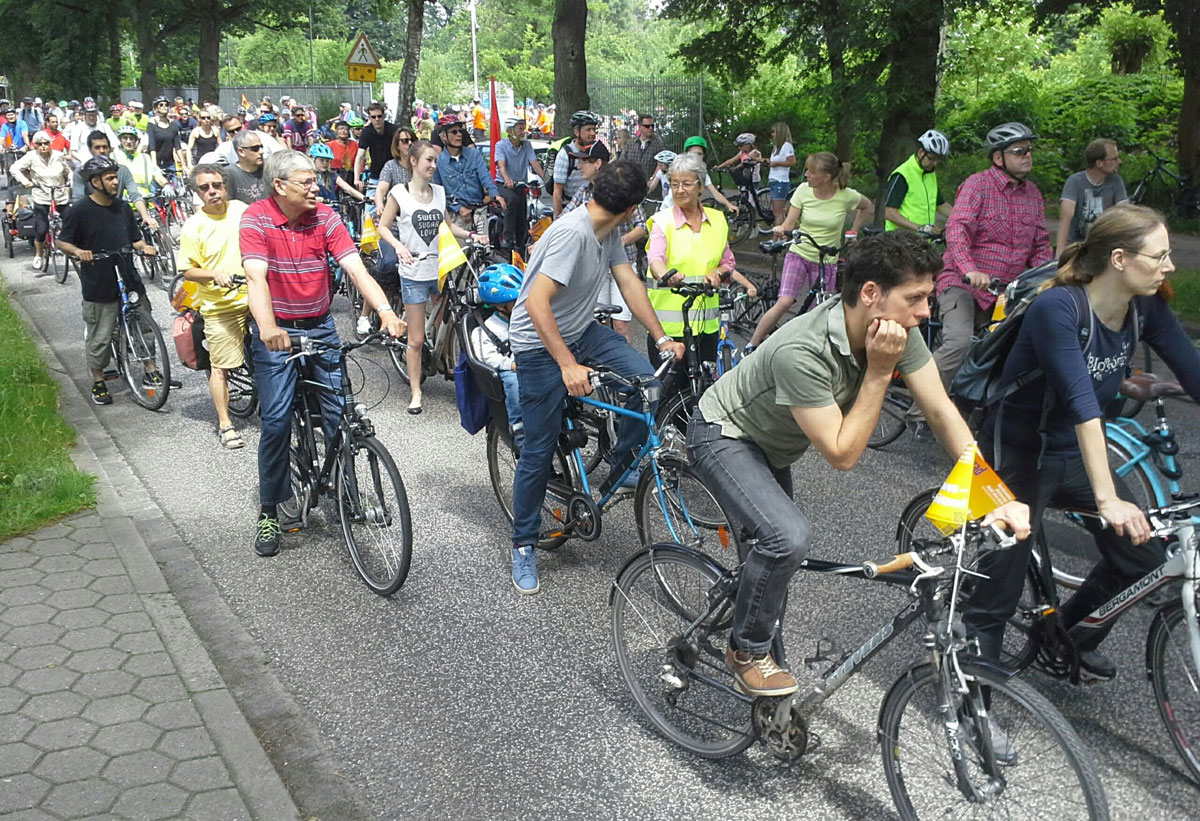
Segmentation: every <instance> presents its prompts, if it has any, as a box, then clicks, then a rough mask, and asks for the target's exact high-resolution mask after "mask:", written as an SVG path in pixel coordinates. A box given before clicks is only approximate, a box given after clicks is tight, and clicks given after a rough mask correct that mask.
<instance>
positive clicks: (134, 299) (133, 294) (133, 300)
mask: <svg viewBox="0 0 1200 821" xmlns="http://www.w3.org/2000/svg"><path fill="white" fill-rule="evenodd" d="M141 298H142V295H141V294H139V293H138V292H137V291H130V292H129V304H130V305H137V304H138V300H139V299H141Z"/></svg>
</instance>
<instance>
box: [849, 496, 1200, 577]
mask: <svg viewBox="0 0 1200 821" xmlns="http://www.w3.org/2000/svg"><path fill="white" fill-rule="evenodd" d="M1198 504H1200V502H1198ZM989 536H990V537H991V538H992V539H994V540H995V542H996V545H997V547H1000V548H1008V547H1012V546H1013V545H1015V544H1016V543H1017V538H1016V536H1014V535H1012V534H1011V533H1009V532H1007V531H1006V530H1004V528H1003V527H1001V526H1000V523H999V522H988V524H987V525H986V526H985V525H983V524H981V523H980V522H978V521H976V522H968V523H967V524H966V525H965V537H966V541H967V542H979V541H982V540H983V539H985V538H988V537H989ZM960 543H962V544H965V542H960V540H959V538H958V535H957V534H952V535H951V536H949V537H947V538H946V539H942V540H940V541H920V540H919V541H918V542H917V544H919V545H921V547H920V548H918V549H917V550H912V551H909V552H908V553H899V554H897V555H894V556H892V558H890V559H888V560H886V561H882V562H863V565H862V570H863V575H864V576H866V577H867V578H868V579H873V578H875V577H876V576H884V575H887V574H889V573H896V572H898V571H901V570H907V569H908V568H910V567H913V566H916V567H917V569H919V570H920V571H921V575H922V576H924V577H930V576H936V575H938V574H940V573H941V572H942V570H943V568H940V567H937V566H936V565H929V564H927V563H926V562H925V560H926V559H929V558H932V557H933V556H938V555H942V554H945V553H949V552H950V551H952V550H955V549H957V548H958V546H959V544H960Z"/></svg>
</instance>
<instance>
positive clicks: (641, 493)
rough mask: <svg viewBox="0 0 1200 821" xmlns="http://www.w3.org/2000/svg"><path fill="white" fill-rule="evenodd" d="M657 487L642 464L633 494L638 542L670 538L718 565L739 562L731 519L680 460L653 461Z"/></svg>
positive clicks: (657, 541) (644, 542)
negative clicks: (656, 469)
mask: <svg viewBox="0 0 1200 821" xmlns="http://www.w3.org/2000/svg"><path fill="white" fill-rule="evenodd" d="M658 475H659V478H660V480H661V481H662V492H661V493H660V492H659V489H658V486H657V485H656V484H655V482H654V471H653V470H650V468H649V467H648V466H647V467H646V468H644V469H643V470H642V475H641V477H640V478H639V479H638V485H637V490H636V491H635V493H634V497H633V499H634V506H633V509H634V520H635V522H636V523H637V531H638V540H639V541H640V542H641V544H642V546H643V547H649V546H650V545H653V544H660V543H670V542H675V543H678V544H682V545H684V546H685V547H690V548H692V549H693V550H696V551H699V552H700V553H704V554H706V555H708V556H711V557H712V558H713V559H715V560H717V561H719V562H722V563H723V564H727V565H733V564H737V562H738V549H737V538H736V536H735V535H734V534H735V531H734V528H733V524H732V523H731V522H730V521H729V518H728V517H727V516H726V515H725V512H724V511H723V510H721V504H720V502H718V501H717V499H716V497H715V496H713V495H712V492H711V491H710V490H709V489H708V488H707V487H705V486H704V482H703V481H702V480H701V479H700V477H699V476H698V475H697V474H696V471H695V470H693V469H692V468H691V467H690V466H689V465H688V464H687V463H686V462H685V461H684V460H682V459H679V458H675V457H671V456H662V457H660V458H659V460H658Z"/></svg>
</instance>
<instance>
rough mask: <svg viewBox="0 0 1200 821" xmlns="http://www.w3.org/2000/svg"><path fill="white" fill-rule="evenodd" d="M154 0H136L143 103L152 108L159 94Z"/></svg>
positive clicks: (135, 24)
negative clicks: (152, 101)
mask: <svg viewBox="0 0 1200 821" xmlns="http://www.w3.org/2000/svg"><path fill="white" fill-rule="evenodd" d="M154 6H155V2H154V0H134V6H133V16H134V28H135V29H136V33H137V48H138V68H139V69H140V70H141V77H139V78H138V87H139V88H141V90H142V103H143V104H144V105H145V106H146V110H147V111H149V110H150V101H151V100H153V99H154V98H155V97H157V96H158V42H157V40H156V39H155V25H154Z"/></svg>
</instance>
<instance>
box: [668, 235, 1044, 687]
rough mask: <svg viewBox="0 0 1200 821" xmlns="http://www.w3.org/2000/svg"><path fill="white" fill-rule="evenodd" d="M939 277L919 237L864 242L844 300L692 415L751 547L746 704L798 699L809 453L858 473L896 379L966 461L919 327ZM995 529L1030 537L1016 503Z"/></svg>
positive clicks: (713, 484) (742, 663)
mask: <svg viewBox="0 0 1200 821" xmlns="http://www.w3.org/2000/svg"><path fill="white" fill-rule="evenodd" d="M940 269H941V259H940V258H939V256H938V254H937V253H936V252H935V251H934V250H932V249H931V248H930V247H929V245H928V243H926V242H925V241H924V240H923V239H921V238H920V237H918V236H917V235H916V234H914V233H912V232H909V231H893V232H889V233H886V234H882V235H878V236H872V237H866V238H864V239H862V240H860V241H859V242H857V243H855V245H854V246H853V247H852V248H851V250H850V252H849V254H848V257H847V264H846V277H845V281H844V284H843V286H842V293H841V295H840V296H838V297H834V298H833V299H830V300H827V301H826V302H823V303H821V304H820V305H819V306H817V307H816V308H814V309H813V310H811V311H809V312H808V313H805V314H803V315H801V316H799V317H797V318H796V319H794V320H792V321H791V322H789V323H788V324H787V325H785V326H784V327H782V328H781V329H780V330H779V331H778V332H777V333H775V334H773V335H772V336H771V337H770V338H768V339H767V341H766V342H764V343H763V344H762V346H761V347H760V348H759V349H758V350H757V351H756V352H755V353H754V355H753V356H749V357H746V358H745V359H743V360H742V362H741V363H740V364H739V365H738V366H737V367H736V368H734V369H733V370H732V371H731V372H730V373H729V374H726V375H725V376H724V377H722V378H721V379H718V380H717V382H716V384H715V385H713V387H711V388H709V390H708V391H707V392H706V393H705V394H704V396H703V397H701V399H700V404H699V406H698V407H697V408H696V410H695V412H694V413H693V414H692V418H691V421H690V422H689V424H688V432H687V449H688V458H689V459H690V461H691V464H692V466H693V467H694V468H695V469H696V471H697V472H698V473H699V474H700V477H701V479H703V481H704V484H705V486H706V487H707V488H708V489H709V490H710V491H711V492H712V493H713V495H714V496H715V497H716V498H717V500H718V501H719V502H720V504H721V507H722V509H723V510H724V511H725V513H726V515H728V516H729V517H730V518H731V519H732V520H733V521H735V522H738V523H739V524H740V525H741V527H742V538H743V539H744V540H745V541H743V543H742V544H741V547H742V550H743V555H744V556H745V564H744V565H743V569H742V579H741V584H740V585H739V586H738V593H737V601H736V604H735V607H734V613H733V626H732V630H731V633H730V645H729V648H728V649H727V650H726V652H725V663H726V664H727V665H728V666H729V668H730V670H731V672H732V673H733V675H734V677H735V678H736V679H737V682H738V684H739V686H740V687H741V688H742V689H743V690H744V691H745V692H746V693H748V694H750V695H754V696H780V695H787V694H790V693H793V692H795V691H796V688H797V685H796V679H795V677H794V676H793V675H792V674H791V673H790V672H789V671H788V670H787V669H785V668H783V667H781V666H780V663H781V662H782V661H783V659H782V647H783V645H782V641H781V639H780V636H779V625H780V624H782V622H783V615H784V604H785V601H786V597H787V588H788V583H789V581H790V580H791V578H792V575H793V574H794V573H795V572H796V570H797V569H798V568H799V567H800V563H801V562H802V561H803V560H804V557H805V555H806V554H807V552H808V547H809V542H810V534H811V530H812V527H811V525H810V523H809V521H808V518H807V517H806V516H805V515H804V514H803V513H802V512H801V511H800V509H799V508H797V507H796V505H795V504H794V502H793V501H792V495H793V494H792V474H791V465H792V463H793V462H795V461H796V460H797V459H799V458H800V457H801V456H802V455H803V454H804V452H805V451H806V450H808V448H809V446H810V445H811V446H815V447H816V449H817V451H818V452H819V453H820V454H821V456H823V457H824V458H825V460H826V461H827V462H829V464H831V465H833V466H834V467H835V468H837V469H838V470H850V469H851V468H853V467H854V466H855V465H856V464H857V463H858V460H859V458H860V457H861V456H862V454H863V451H864V450H866V447H867V441H868V440H869V439H870V437H871V432H872V431H873V430H874V428H875V423H876V422H877V420H878V419H879V412H880V409H881V408H882V406H883V398H884V394H885V392H886V391H887V387H888V384H889V383H890V382H891V379H892V374H893V372H894V371H899V372H900V375H901V376H902V377H903V378H904V381H905V382H906V383H907V385H908V388H909V390H910V391H911V392H912V395H913V398H914V400H915V401H916V402H917V404H918V405H920V406H921V409H922V410H923V411H924V412H925V415H926V418H927V419H928V420H929V423H930V427H931V428H932V429H933V431H934V433H935V434H936V435H937V437H938V441H940V442H941V443H942V445H943V446H944V447H945V449H946V452H947V453H949V454H950V455H951V456H954V457H958V456H959V454H961V453H962V452H963V451H964V450H965V449H966V448H967V446H968V445H970V444H971V443H972V436H971V432H970V430H969V429H968V428H967V424H966V422H964V421H963V418H962V416H960V415H959V413H958V410H957V409H956V408H955V406H954V404H953V403H952V402H951V401H950V398H949V397H948V396H947V395H946V391H945V389H944V388H943V387H942V383H941V379H940V378H939V377H938V372H937V366H936V365H934V364H933V361H932V359H931V358H930V354H929V349H928V348H926V347H925V341H924V339H923V338H922V337H921V333H920V330H919V328H918V325H919V324H920V322H921V320H922V319H924V318H926V317H927V316H929V296H930V294H932V293H933V277H934V275H935V274H936V273H937V272H938V271H939V270H940ZM993 516H994V517H995V518H996V519H998V520H1000V521H1002V522H1004V523H1006V524H1007V525H1008V526H1009V528H1010V529H1012V530H1014V531H1015V532H1016V534H1017V536H1018V537H1020V538H1024V537H1025V536H1027V535H1028V533H1029V510H1028V508H1027V507H1026V506H1025V505H1024V504H1021V503H1019V502H1009V503H1008V504H1006V505H1003V506H1001V507H999V508H997V509H996V511H995V512H994V513H993Z"/></svg>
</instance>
